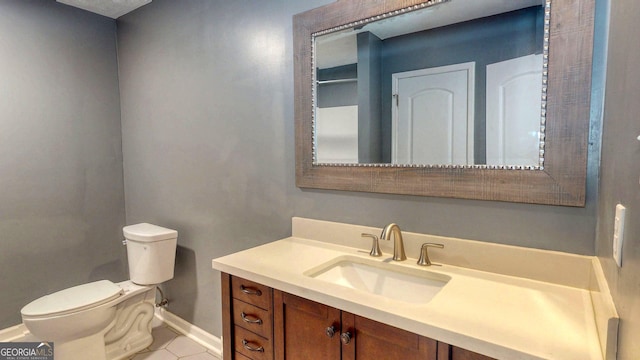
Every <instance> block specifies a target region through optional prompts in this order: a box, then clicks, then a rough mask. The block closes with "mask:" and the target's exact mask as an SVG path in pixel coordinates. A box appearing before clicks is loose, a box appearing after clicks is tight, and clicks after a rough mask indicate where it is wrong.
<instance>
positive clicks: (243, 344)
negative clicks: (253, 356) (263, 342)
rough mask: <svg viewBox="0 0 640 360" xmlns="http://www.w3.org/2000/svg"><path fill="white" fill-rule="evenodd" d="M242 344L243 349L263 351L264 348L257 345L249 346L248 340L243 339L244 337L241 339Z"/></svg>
mask: <svg viewBox="0 0 640 360" xmlns="http://www.w3.org/2000/svg"><path fill="white" fill-rule="evenodd" d="M242 346H243V347H244V348H245V349H247V350H249V351H258V352H264V348H263V347H262V346H259V347H257V348H255V347H251V346H249V342H248V341H247V340H245V339H242Z"/></svg>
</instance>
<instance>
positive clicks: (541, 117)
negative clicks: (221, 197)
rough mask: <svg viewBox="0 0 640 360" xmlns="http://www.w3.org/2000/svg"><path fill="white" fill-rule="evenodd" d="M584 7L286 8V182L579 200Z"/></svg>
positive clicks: (497, 2)
mask: <svg viewBox="0 0 640 360" xmlns="http://www.w3.org/2000/svg"><path fill="white" fill-rule="evenodd" d="M479 3H481V5H480V6H477V5H478V4H479ZM593 9H594V4H593V0H578V1H575V0H518V1H504V0H486V1H482V2H478V1H473V0H430V1H424V0H411V1H406V0H380V1H371V2H361V1H355V0H339V1H338V2H336V3H332V4H329V5H326V6H323V7H320V8H317V9H313V10H310V11H307V12H305V13H302V14H298V15H296V16H294V66H295V95H296V98H295V116H296V183H297V185H298V186H299V187H303V188H304V187H309V188H321V189H336V190H349V191H367V192H380V193H394V194H410V195H423V196H440V197H455V198H466V199H482V200H497V201H511V202H525V203H539V204H553V205H565V206H584V202H585V182H586V161H587V146H588V144H587V139H588V131H589V100H590V99H589V96H590V80H591V78H590V76H591V56H592V39H593Z"/></svg>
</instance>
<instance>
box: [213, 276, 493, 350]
mask: <svg viewBox="0 0 640 360" xmlns="http://www.w3.org/2000/svg"><path fill="white" fill-rule="evenodd" d="M222 312H223V313H222V322H223V331H222V335H223V347H224V351H223V356H224V360H232V359H238V360H247V359H250V360H262V359H264V360H271V359H277V360H285V359H286V360H315V359H318V360H340V359H342V360H373V359H375V360H379V359H380V360H492V359H491V358H489V357H486V356H484V355H480V354H477V353H474V352H470V351H467V350H464V349H460V348H457V347H455V346H451V345H448V344H445V343H442V342H438V341H436V340H433V339H429V338H426V337H424V336H420V335H417V334H414V333H411V332H409V331H406V330H402V329H399V328H396V327H393V326H390V325H386V324H383V323H380V322H377V321H374V320H371V319H367V318H364V317H362V316H358V315H354V314H351V313H348V312H346V311H341V310H339V309H336V308H333V307H331V306H327V305H324V304H321V303H318V302H315V301H311V300H307V299H304V298H302V297H299V296H295V295H292V294H288V293H286V292H282V291H280V290H274V289H271V288H269V287H266V286H264V285H261V284H258V283H255V282H252V281H248V280H245V279H242V278H238V277H235V276H230V275H229V274H225V273H223V274H222ZM258 320H259V321H258Z"/></svg>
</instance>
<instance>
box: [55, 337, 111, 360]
mask: <svg viewBox="0 0 640 360" xmlns="http://www.w3.org/2000/svg"><path fill="white" fill-rule="evenodd" d="M53 356H54V359H56V360H58V359H60V360H86V359H92V360H94V359H95V360H107V357H106V353H105V351H104V333H103V332H99V333H97V334H94V335H91V336H87V337H83V338H80V339H77V340H71V341H65V342H54V344H53Z"/></svg>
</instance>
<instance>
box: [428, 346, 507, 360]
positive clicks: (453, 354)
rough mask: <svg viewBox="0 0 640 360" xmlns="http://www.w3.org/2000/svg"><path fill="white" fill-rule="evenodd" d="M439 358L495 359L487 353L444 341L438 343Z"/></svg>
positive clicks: (456, 359) (449, 359) (462, 359)
mask: <svg viewBox="0 0 640 360" xmlns="http://www.w3.org/2000/svg"><path fill="white" fill-rule="evenodd" d="M438 360H495V359H494V358H491V357H488V356H486V355H482V354H478V353H475V352H473V351H469V350H465V349H461V348H459V347H455V346H451V345H448V344H445V343H442V342H439V343H438Z"/></svg>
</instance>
